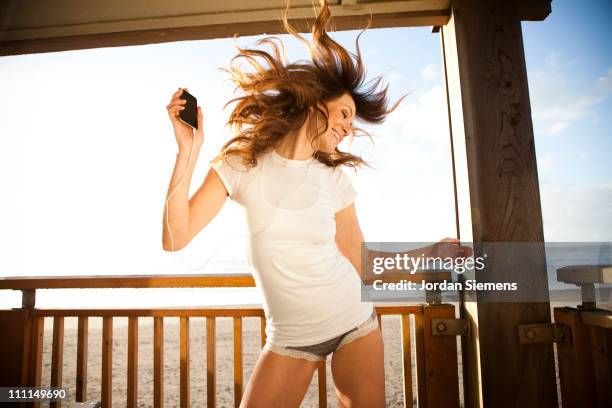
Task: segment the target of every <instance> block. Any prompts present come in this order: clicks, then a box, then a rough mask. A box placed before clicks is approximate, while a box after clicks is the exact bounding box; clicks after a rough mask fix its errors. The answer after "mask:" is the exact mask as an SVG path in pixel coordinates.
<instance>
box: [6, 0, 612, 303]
mask: <svg viewBox="0 0 612 408" xmlns="http://www.w3.org/2000/svg"><path fill="white" fill-rule="evenodd" d="M552 7H553V12H552V14H551V15H550V16H549V17H548V18H547V19H546V20H545V21H544V22H524V23H523V36H524V42H525V55H526V62H527V74H528V81H529V90H530V97H531V109H532V114H533V125H534V135H535V144H536V156H537V160H538V177H539V182H540V194H541V201H542V211H543V219H544V235H545V239H546V240H547V241H612V164H611V162H610V160H609V155H610V152H612V141H611V139H610V137H609V136H610V131H609V130H608V129H610V128H611V125H612V98H611V97H610V93H611V92H612V56H611V55H612V53H610V46H609V45H607V44H606V43H605V41H606V39H607V38H612V35H611V34H612V33H611V32H610V31H612V28H610V26H609V25H608V24H607V23H608V20H609V19H610V17H612V6H610V4H609V2H607V1H591V2H590V4H589V7H585V6H584V4H579V3H578V2H574V1H569V0H555V1H554V2H553V5H552ZM357 34H358V31H346V32H337V33H331V35H332V37H333V38H334V39H336V40H337V41H338V42H339V43H341V44H342V45H344V46H345V47H346V48H348V49H349V50H351V51H354V50H355V48H354V41H355V38H356V36H357ZM279 37H280V38H281V39H282V40H283V41H284V42H285V44H286V46H287V51H288V57H289V59H290V60H296V59H307V58H308V54H307V51H306V49H305V48H304V46H303V44H301V43H300V42H299V41H297V40H295V39H293V38H292V37H290V36H286V35H284V36H279ZM258 38H260V37H241V38H239V39H238V44H239V45H241V46H242V47H244V46H249V45H253V44H254V42H255V41H256V40H257V39H258ZM388 44H394V46H393V47H389V46H387V45H388ZM360 47H361V50H362V54H363V57H364V62H365V65H366V67H367V73H368V79H374V78H375V77H376V76H378V75H383V76H384V77H385V79H386V83H387V84H388V85H389V92H390V93H389V96H390V102H391V103H394V102H395V101H396V100H397V99H398V98H399V97H400V96H402V95H403V94H405V93H407V92H409V96H408V97H407V98H406V99H405V100H404V101H403V102H402V104H401V105H400V107H399V108H398V109H397V110H396V111H395V112H394V113H392V114H391V115H390V116H389V118H388V119H387V121H386V122H385V123H384V124H383V125H379V126H367V125H365V126H364V125H363V124H361V125H362V126H363V127H364V128H365V129H366V130H368V132H370V133H371V134H372V135H373V137H374V139H375V143H374V144H372V143H371V142H370V141H369V140H368V139H367V138H361V139H357V140H355V141H354V143H353V144H352V145H351V146H350V148H351V150H352V151H353V152H356V153H359V154H362V155H363V156H364V158H366V160H369V162H370V163H371V164H372V165H373V166H374V167H375V168H376V170H370V169H363V170H359V171H358V173H357V174H356V175H355V174H353V173H350V172H349V174H350V176H351V178H352V180H353V183H354V185H355V188H356V190H357V191H358V196H357V201H356V208H357V213H358V217H359V221H360V224H361V227H362V230H363V232H364V236H365V238H366V241H371V242H375V241H403V242H411V241H437V240H439V239H442V238H444V237H452V236H455V224H454V202H453V194H452V192H453V185H452V169H451V162H450V146H449V133H448V126H447V118H446V105H445V103H446V102H445V92H444V81H443V72H442V64H441V48H440V37H439V34H434V33H432V32H431V28H430V27H421V28H393V29H370V30H368V31H367V32H366V33H365V34H364V35H362V36H361V39H360ZM398 48H400V49H401V52H398ZM235 53H236V50H235V49H234V48H233V46H232V41H231V39H217V40H205V41H183V42H176V43H166V44H155V45H144V46H132V47H116V48H100V49H93V50H79V51H65V52H55V53H45V54H37V55H22V56H9V57H0V89H1V90H2V98H0V112H2V120H1V121H0V134H2V137H1V138H0V187H1V188H2V190H3V192H4V194H3V197H4V199H3V200H2V201H1V202H0V210H1V211H0V228H1V229H2V231H3V233H2V234H1V235H0V240H1V242H0V245H1V248H2V257H0V276H17V275H30V276H36V275H106V274H110V275H118V274H182V273H196V274H198V273H207V272H223V271H237V270H243V268H246V267H248V265H247V264H246V262H247V260H246V252H245V245H246V237H247V235H246V234H247V233H248V231H247V230H246V226H245V223H244V214H243V211H242V209H241V208H240V207H239V206H238V205H236V204H235V203H233V202H231V201H230V200H228V202H227V204H226V205H225V207H224V208H223V210H222V211H221V213H220V214H219V216H217V218H216V219H215V220H214V221H213V222H212V223H211V224H210V225H209V226H208V227H206V228H205V229H204V230H203V231H202V232H201V233H200V234H199V235H198V236H197V237H196V239H194V241H192V242H191V243H190V244H189V246H188V247H187V248H186V249H185V250H183V251H179V252H176V253H168V252H165V251H163V250H162V247H161V231H162V214H163V210H164V208H163V205H164V198H165V196H166V193H167V188H168V183H169V181H170V175H171V171H172V168H173V166H174V160H175V154H176V152H177V146H176V143H175V141H174V136H173V131H172V127H171V124H170V120H169V118H168V116H167V112H166V105H167V104H168V103H169V101H170V98H171V95H172V93H173V92H175V91H176V90H177V89H178V87H187V88H189V91H190V93H192V94H193V95H195V96H196V97H197V98H198V104H199V105H201V106H202V109H203V112H204V132H205V143H204V146H203V149H202V152H201V153H200V158H199V161H198V164H197V166H196V169H195V171H194V176H193V179H192V183H191V187H190V188H191V190H190V191H191V193H193V192H195V190H197V188H198V187H199V185H200V184H201V182H202V180H203V179H204V176H205V174H206V172H207V170H208V167H209V164H208V161H209V160H210V159H212V158H213V157H214V156H215V154H216V153H217V151H218V150H219V147H220V146H221V145H222V143H223V142H224V141H225V140H227V139H228V138H229V137H230V133H229V128H226V127H224V124H225V120H226V119H227V117H228V115H229V113H230V109H231V105H230V106H229V107H227V108H226V109H225V110H222V108H223V105H224V104H225V103H226V102H227V101H229V100H230V99H231V98H233V97H235V96H237V95H238V94H234V93H233V92H234V85H233V84H232V83H231V82H230V81H229V79H228V76H227V74H225V73H223V72H222V71H221V70H220V69H219V68H221V67H226V66H227V64H228V63H229V61H230V59H231V58H232V57H233V56H234V55H235ZM358 125H359V123H358ZM346 144H347V142H344V146H341V147H344V148H347V147H348V146H347V145H346ZM57 293H58V292H57V291H39V292H38V297H37V305H38V306H39V307H51V306H52V305H57V304H58V302H59V304H63V303H62V302H64V301H65V299H71V302H72V303H71V305H74V306H75V307H84V306H95V305H100V306H105V305H108V296H109V292H108V291H85V293H86V296H83V295H79V294H78V293H77V292H75V291H62V293H63V294H64V296H62V297H61V298H59V297H58V296H57ZM136 293H137V297H136V296H135V294H136ZM160 293H161V294H164V296H163V299H164V302H169V301H171V302H172V305H176V306H181V305H187V304H190V305H193V304H194V303H195V304H215V303H217V302H218V303H226V302H227V299H228V298H236V293H235V291H232V290H227V291H226V292H222V291H220V290H208V291H202V290H199V291H195V290H176V289H173V290H172V291H171V292H168V291H164V290H151V291H142V290H139V291H129V290H124V291H123V292H122V293H121V294H120V295H119V296H118V297H117V299H122V300H126V301H134V300H135V299H137V301H138V302H141V303H145V304H152V303H155V302H156V301H159V299H160ZM239 297H240V301H241V302H243V303H257V302H259V294H258V293H257V292H256V291H255V290H251V289H249V290H248V291H246V292H241V294H240V295H239ZM128 303H129V302H128ZM19 304H20V294H19V293H13V292H9V291H0V307H7V306H8V307H17V306H18V305H19Z"/></svg>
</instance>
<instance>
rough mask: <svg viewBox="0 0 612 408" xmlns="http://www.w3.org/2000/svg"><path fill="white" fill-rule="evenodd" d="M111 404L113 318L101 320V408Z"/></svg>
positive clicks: (106, 317)
mask: <svg viewBox="0 0 612 408" xmlns="http://www.w3.org/2000/svg"><path fill="white" fill-rule="evenodd" d="M112 403H113V317H112V316H104V317H103V318H102V406H103V407H111V406H112Z"/></svg>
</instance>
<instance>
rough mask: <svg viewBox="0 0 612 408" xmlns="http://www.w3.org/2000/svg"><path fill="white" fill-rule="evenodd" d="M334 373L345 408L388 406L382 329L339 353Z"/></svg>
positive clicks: (334, 357) (345, 346)
mask: <svg viewBox="0 0 612 408" xmlns="http://www.w3.org/2000/svg"><path fill="white" fill-rule="evenodd" d="M331 370H332V375H333V378H334V385H335V387H336V395H337V397H338V402H339V403H340V406H341V407H342V408H348V407H351V408H364V407H367V408H384V407H385V362H384V346H383V339H382V334H381V332H380V329H379V328H376V330H374V331H372V332H371V333H368V334H367V335H365V336H362V337H359V338H357V339H355V340H353V341H351V342H350V343H347V344H345V345H344V346H342V347H340V348H339V349H338V350H336V351H335V352H334V354H333V356H332V366H331Z"/></svg>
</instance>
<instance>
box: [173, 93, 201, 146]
mask: <svg viewBox="0 0 612 408" xmlns="http://www.w3.org/2000/svg"><path fill="white" fill-rule="evenodd" d="M185 90H186V91H188V89H187V88H185ZM182 93H183V89H182V88H179V90H178V91H176V92H175V93H174V94H173V95H172V99H171V100H170V103H169V104H168V106H166V109H167V110H168V116H169V117H170V121H171V122H172V127H173V128H174V136H175V138H176V143H177V144H178V148H179V152H182V151H186V152H188V151H189V149H191V145H192V143H193V144H194V148H199V147H201V146H202V144H203V143H204V126H203V123H202V108H201V107H200V106H198V107H197V114H198V128H197V129H196V131H195V135H194V131H193V128H192V127H191V126H189V125H187V124H185V123H183V122H181V120H180V119H179V112H180V111H182V110H183V109H185V106H184V105H185V103H186V102H187V101H186V100H185V99H182V98H181V97H180V96H181V94H182Z"/></svg>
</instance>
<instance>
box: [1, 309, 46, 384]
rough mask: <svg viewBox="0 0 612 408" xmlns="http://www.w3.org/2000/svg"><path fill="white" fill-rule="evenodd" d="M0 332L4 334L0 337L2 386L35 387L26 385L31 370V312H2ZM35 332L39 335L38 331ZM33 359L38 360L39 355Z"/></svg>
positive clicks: (22, 310)
mask: <svg viewBox="0 0 612 408" xmlns="http://www.w3.org/2000/svg"><path fill="white" fill-rule="evenodd" d="M37 322H38V321H37ZM41 324H42V323H41ZM0 330H2V333H3V335H1V336H0V361H2V363H1V365H2V369H1V370H0V386H1V387H19V386H26V385H30V386H33V384H26V382H27V381H28V371H29V369H30V364H29V361H30V356H31V343H32V340H31V339H32V331H33V328H32V321H31V319H30V311H29V310H26V309H16V310H0ZM34 332H35V333H38V332H37V331H36V329H34ZM41 347H42V343H41ZM41 350H42V349H41ZM33 358H37V355H34V356H33ZM38 369H39V370H40V365H39V367H38ZM38 378H40V374H39V376H38Z"/></svg>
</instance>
